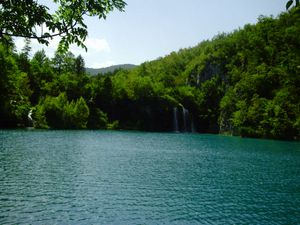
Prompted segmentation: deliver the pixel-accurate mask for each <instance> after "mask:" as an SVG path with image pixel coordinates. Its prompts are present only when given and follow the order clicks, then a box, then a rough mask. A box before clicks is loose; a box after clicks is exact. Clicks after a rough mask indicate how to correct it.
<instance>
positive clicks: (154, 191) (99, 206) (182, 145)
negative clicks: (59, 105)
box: [0, 130, 300, 224]
mask: <svg viewBox="0 0 300 225" xmlns="http://www.w3.org/2000/svg"><path fill="white" fill-rule="evenodd" d="M0 182H1V183H0V224H297V223H299V222H300V143H299V142H284V141H272V140H258V139H243V138H239V137H225V136H219V135H201V134H180V133H147V132H127V131H54V130H53V131H37V130H32V131H26V130H8V131H7V130H0Z"/></svg>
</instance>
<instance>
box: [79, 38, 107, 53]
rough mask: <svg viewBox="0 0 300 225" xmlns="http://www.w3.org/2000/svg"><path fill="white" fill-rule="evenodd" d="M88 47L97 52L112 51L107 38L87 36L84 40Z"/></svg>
mask: <svg viewBox="0 0 300 225" xmlns="http://www.w3.org/2000/svg"><path fill="white" fill-rule="evenodd" d="M84 43H85V45H86V47H87V48H88V49H90V50H92V51H96V52H103V51H104V52H110V47H109V45H108V42H107V41H106V39H98V38H87V39H86V41H85V42H84Z"/></svg>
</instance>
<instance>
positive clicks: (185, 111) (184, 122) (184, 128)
mask: <svg viewBox="0 0 300 225" xmlns="http://www.w3.org/2000/svg"><path fill="white" fill-rule="evenodd" d="M188 114H189V111H188V110H187V109H186V108H184V107H182V117H183V132H188V127H187V122H188V116H189V115H188Z"/></svg>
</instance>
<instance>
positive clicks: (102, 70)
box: [86, 64, 136, 76]
mask: <svg viewBox="0 0 300 225" xmlns="http://www.w3.org/2000/svg"><path fill="white" fill-rule="evenodd" d="M134 67H136V65H133V64H120V65H114V66H109V67H105V68H99V69H95V68H86V72H87V73H89V74H91V75H92V76H95V75H97V74H98V73H102V74H104V73H108V72H114V71H115V70H117V69H127V70H128V69H132V68H134Z"/></svg>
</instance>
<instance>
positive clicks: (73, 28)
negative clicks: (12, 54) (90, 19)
mask: <svg viewBox="0 0 300 225" xmlns="http://www.w3.org/2000/svg"><path fill="white" fill-rule="evenodd" d="M53 1H54V3H56V4H57V10H56V11H55V12H54V13H51V12H50V10H49V8H48V7H47V6H45V5H42V4H40V3H38V1H35V0H18V1H15V0H10V1H1V3H0V40H1V41H3V40H6V39H7V37H11V36H13V37H25V38H33V39H37V40H38V41H39V42H40V43H42V44H46V45H48V44H49V40H51V39H52V38H53V37H55V36H60V37H62V38H61V41H60V43H59V48H58V49H59V51H60V52H66V51H67V50H68V48H69V46H70V44H73V43H75V44H77V45H78V46H81V47H83V48H85V49H86V47H85V45H84V43H83V42H84V40H85V39H86V37H87V35H88V32H87V26H86V24H85V23H84V17H86V16H97V17H98V18H99V19H101V18H104V19H105V18H106V16H107V14H108V13H109V12H110V11H112V10H113V9H114V8H116V9H118V10H120V11H123V10H124V7H125V5H126V3H125V2H124V1H122V0H107V1H94V0H85V1H73V0H53ZM37 27H41V29H36V28H37ZM43 27H46V28H47V30H49V31H48V32H43ZM39 30H41V32H39Z"/></svg>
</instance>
